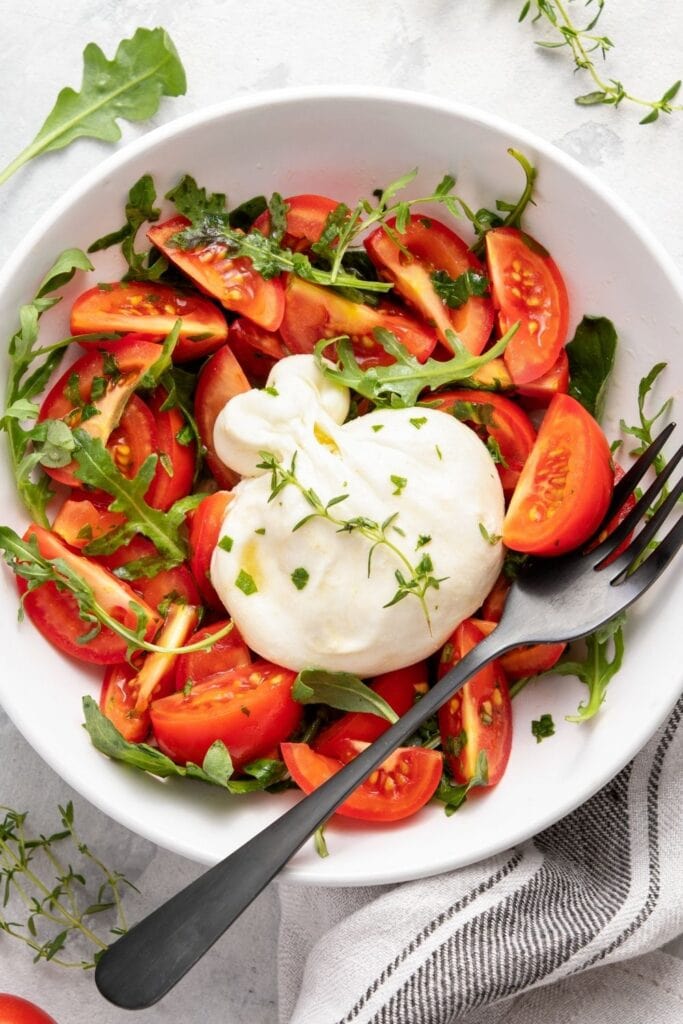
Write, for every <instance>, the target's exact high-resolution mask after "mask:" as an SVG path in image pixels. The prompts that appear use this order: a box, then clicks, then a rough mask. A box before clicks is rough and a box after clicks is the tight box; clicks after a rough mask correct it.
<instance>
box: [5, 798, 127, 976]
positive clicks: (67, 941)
mask: <svg viewBox="0 0 683 1024" xmlns="http://www.w3.org/2000/svg"><path fill="white" fill-rule="evenodd" d="M0 810H2V812H4V819H3V820H0V890H1V891H2V894H3V895H2V910H1V911H0V933H2V932H4V933H5V934H6V935H9V936H11V937H12V938H15V939H18V940H19V941H21V942H23V943H25V945H26V946H28V948H29V949H30V950H31V951H32V953H33V954H34V956H33V959H34V963H37V962H38V961H40V960H46V961H50V962H51V963H53V964H57V965H59V966H60V967H71V968H74V967H75V968H79V967H80V968H83V969H86V970H88V969H92V968H93V967H95V966H96V965H97V962H98V960H99V958H100V957H101V956H102V954H103V953H104V951H105V950H106V949H107V946H108V942H107V941H106V940H105V939H104V938H103V937H102V935H101V934H98V932H99V919H100V916H101V915H102V914H108V913H109V914H110V916H112V915H113V916H114V918H115V923H114V924H113V926H111V927H110V928H109V930H108V934H109V935H113V936H119V935H123V934H124V933H125V932H126V931H127V929H128V924H127V921H126V915H125V912H124V909H123V901H122V890H123V889H124V887H128V888H130V889H134V890H135V891H136V892H137V889H135V886H134V885H133V884H132V883H131V882H129V881H128V880H127V879H126V878H125V877H124V876H123V875H122V874H120V873H119V872H117V871H110V869H109V868H107V867H106V866H105V865H104V864H103V863H102V861H101V860H100V859H99V858H98V857H97V856H96V855H95V854H94V853H93V852H92V850H91V849H90V848H89V847H88V846H87V845H86V844H85V843H84V842H83V841H82V839H81V838H80V836H79V835H78V833H77V832H76V829H75V826H74V809H73V804H72V803H71V802H69V803H68V804H67V805H66V807H60V808H59V816H60V824H61V829H60V830H59V831H58V832H54V833H52V834H51V835H43V834H40V835H38V836H31V835H29V834H28V831H27V827H26V821H27V817H28V815H27V814H26V813H20V812H18V811H15V810H12V809H10V808H8V807H3V808H0ZM74 857H76V858H78V862H79V863H78V865H77V870H76V869H74V867H73V866H72V860H73V858H74ZM46 868H47V869H48V873H49V875H50V876H51V877H50V878H49V879H47V880H46V875H45V869H46ZM19 904H23V905H24V913H25V914H27V915H28V916H27V918H26V921H14V920H11V917H14V916H15V914H16V911H17V910H18V905H19ZM15 907H16V909H15ZM84 944H85V945H86V946H87V947H88V950H89V957H87V958H85V959H84V958H83V957H82V956H80V957H79V959H74V957H75V956H78V954H79V952H80V949H81V948H82V947H83V945H84ZM74 945H75V946H76V949H75V951H74V952H72V951H71V949H72V946H74Z"/></svg>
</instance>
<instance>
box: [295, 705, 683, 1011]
mask: <svg viewBox="0 0 683 1024" xmlns="http://www.w3.org/2000/svg"><path fill="white" fill-rule="evenodd" d="M682 718H683V698H681V700H680V701H679V702H678V704H677V706H676V708H675V709H674V711H673V713H672V715H671V717H670V718H669V720H668V722H667V723H666V724H665V725H664V726H663V727H662V728H661V729H660V731H659V732H658V733H657V735H656V736H655V737H654V738H653V739H652V740H651V741H650V743H649V744H648V745H647V746H646V747H645V748H644V749H643V750H642V751H641V753H640V754H638V756H637V757H636V758H635V759H634V760H633V761H632V762H631V763H630V764H629V765H627V767H626V768H625V769H624V770H623V771H622V772H621V773H620V774H619V775H618V776H616V778H614V779H613V780H612V782H610V783H609V784H608V785H607V786H605V787H604V789H602V790H600V792H599V793H597V794H596V795H595V796H594V797H593V798H592V799H591V800H589V801H588V802H587V803H585V804H584V805H583V806H582V807H580V808H579V809H578V810H576V811H574V812H573V813H572V814H570V815H568V816H567V817H566V818H564V819H563V820H561V821H559V822H558V823H557V824H555V825H553V826H552V827H551V828H549V829H547V830H546V831H544V832H542V833H541V834H540V835H538V836H536V837H535V838H534V839H532V840H529V841H528V842H526V843H523V844H522V845H520V846H517V847H515V848H513V849H511V850H508V851H507V852H506V853H503V854H500V855H499V856H496V857H493V858H491V859H490V860H486V861H483V862H481V863H479V864H476V865H473V866H471V867H468V868H464V869H460V870H458V871H454V872H451V873H450V874H445V875H439V876H437V877H434V878H427V879H424V880H421V881H416V882H408V883H403V884H401V885H395V886H382V887H374V888H365V889H327V888H306V889H302V888H300V887H299V886H294V885H292V884H290V883H287V882H286V881H280V883H279V898H280V907H281V921H280V941H279V950H280V952H279V964H278V979H279V1006H280V1021H281V1024H450V1022H453V1021H465V1022H466V1024H484V1022H485V1024H496V1022H498V1021H502V1020H503V1019H504V1020H505V1021H506V1022H508V1021H510V1022H512V1021H514V1022H515V1024H523V1022H524V1024H527V1022H528V1024H532V1022H536V1021H538V1022H541V1021H543V1022H544V1024H552V1022H553V1021H555V1020H557V1021H560V1020H561V1021H562V1022H563V1024H569V1022H570V1021H571V1022H573V1021H576V1022H579V1024H592V1022H593V1021H595V1022H596V1024H597V1022H600V1024H611V1022H612V1021H614V1022H615V1024H631V1022H633V1024H636V1022H637V1024H643V1022H647V1024H670V1022H671V1024H674V1022H680V1021H681V1020H683V964H681V962H680V961H678V960H675V959H674V958H672V957H667V956H666V955H665V954H662V953H652V952H651V951H652V950H656V949H658V947H660V946H661V945H662V944H663V943H665V942H668V941H669V940H670V939H672V938H674V937H675V936H676V935H678V934H679V933H680V932H681V931H683V870H682V868H683V863H682V862H683V857H682V854H683V728H680V724H681V719H682ZM643 954H649V955H647V956H645V955H643ZM635 957H638V958H639V959H638V960H632V958H635ZM624 961H631V962H630V963H629V962H626V963H625V962H624ZM610 964H611V965H613V966H611V967H609V966H605V965H610ZM594 968H603V969H601V970H598V971H594V970H593V969H594ZM586 971H593V973H592V974H591V975H589V976H588V978H585V977H584V978H578V977H577V975H579V974H581V973H582V972H586ZM547 986H550V987H547ZM543 987H545V988H543ZM532 990H537V991H532ZM644 1007H645V1009H644ZM568 1008H569V1009H571V1013H568V1012H567V1009H568Z"/></svg>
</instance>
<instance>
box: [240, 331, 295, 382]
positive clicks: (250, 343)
mask: <svg viewBox="0 0 683 1024" xmlns="http://www.w3.org/2000/svg"><path fill="white" fill-rule="evenodd" d="M230 348H231V350H232V352H233V354H234V356H235V358H236V360H237V362H238V363H239V365H240V367H241V369H242V370H243V371H244V373H245V375H246V376H247V377H248V379H249V380H250V381H251V382H252V383H254V384H255V385H256V386H257V387H263V386H264V385H265V383H266V378H267V377H268V374H269V373H270V371H271V370H272V368H273V367H274V366H275V363H276V362H277V361H278V359H283V358H284V357H285V356H286V355H288V352H287V349H286V348H285V346H284V344H283V343H282V340H281V338H280V335H279V334H275V333H273V332H272V331H264V330H263V328H262V327H259V326H258V324H255V323H252V321H251V320H247V318H246V317H244V316H241V317H238V318H237V320H235V322H234V323H233V324H232V325H231V327H230Z"/></svg>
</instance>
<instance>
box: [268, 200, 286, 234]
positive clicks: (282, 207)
mask: <svg viewBox="0 0 683 1024" xmlns="http://www.w3.org/2000/svg"><path fill="white" fill-rule="evenodd" d="M287 210H288V206H287V203H286V202H285V201H284V199H283V198H282V196H281V195H280V193H279V192H273V194H272V196H271V197H270V202H269V203H268V212H269V213H270V233H269V237H270V238H272V239H273V241H274V242H275V243H276V244H277V245H282V239H283V238H284V237H285V234H286V232H287Z"/></svg>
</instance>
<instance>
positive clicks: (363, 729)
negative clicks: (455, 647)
mask: <svg viewBox="0 0 683 1024" xmlns="http://www.w3.org/2000/svg"><path fill="white" fill-rule="evenodd" d="M427 680H428V672H427V662H426V661H420V662H418V664H417V665H410V666H408V667H407V668H399V669H395V670H394V671H393V672H385V673H384V674H383V675H380V676H376V677H375V679H374V680H373V681H372V682H371V684H370V689H372V690H374V691H375V693H378V694H379V695H380V697H383V698H384V700H385V701H386V702H387V704H388V705H389V706H390V707H391V708H393V709H394V711H395V712H396V714H397V715H404V714H405V713H406V711H408V710H409V708H412V706H413V704H414V703H415V700H416V697H417V695H418V694H422V693H426V692H427V689H428V682H427ZM389 725H390V723H389V722H387V720H386V719H385V718H380V716H379V715H371V714H368V713H367V712H362V711H349V712H348V713H347V714H345V715H342V717H341V718H339V719H337V721H336V722H333V723H332V725H328V726H327V728H326V729H323V730H322V731H321V732H320V733H318V735H317V736H316V738H315V740H314V742H313V749H314V750H316V751H317V752H318V753H319V754H326V755H327V756H328V757H338V756H339V744H340V742H342V743H345V742H346V741H347V740H362V741H365V742H367V743H372V741H373V740H376V739H377V737H378V736H381V735H382V733H384V732H386V731H387V729H388V728H389Z"/></svg>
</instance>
